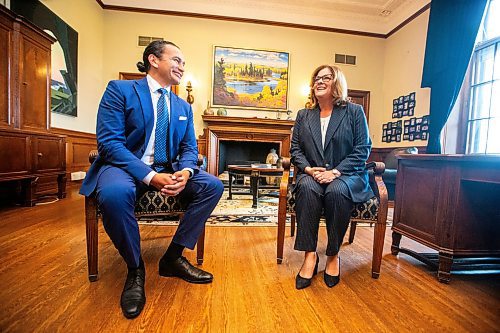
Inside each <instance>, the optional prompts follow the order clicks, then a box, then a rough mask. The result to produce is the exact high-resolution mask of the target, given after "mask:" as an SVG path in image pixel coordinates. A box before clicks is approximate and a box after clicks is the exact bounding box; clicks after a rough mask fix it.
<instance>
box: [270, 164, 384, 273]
mask: <svg viewBox="0 0 500 333" xmlns="http://www.w3.org/2000/svg"><path fill="white" fill-rule="evenodd" d="M366 168H367V169H368V170H369V179H370V186H371V187H372V190H373V193H375V196H374V197H373V198H371V199H370V200H369V201H367V202H364V203H358V204H356V205H355V206H354V207H353V210H352V213H351V228H350V231H349V244H350V243H352V242H353V241H354V234H355V233H356V225H357V223H358V222H368V223H370V225H371V224H372V223H374V224H375V235H374V238H373V257H372V277H373V278H374V279H376V278H378V277H379V275H380V263H381V261H382V249H383V247H384V238H385V228H386V221H387V208H388V204H387V189H386V187H385V184H384V181H383V180H382V174H383V173H384V169H385V166H384V163H382V162H369V163H367V164H366ZM283 169H284V171H283V177H282V179H281V183H280V195H279V206H278V241H277V253H278V256H277V261H278V264H281V262H282V261H283V246H284V242H285V223H286V216H287V214H290V216H291V236H292V237H293V236H294V234H295V210H294V209H295V195H294V194H293V193H292V188H293V184H295V174H296V173H294V175H293V177H290V159H289V158H284V159H283Z"/></svg>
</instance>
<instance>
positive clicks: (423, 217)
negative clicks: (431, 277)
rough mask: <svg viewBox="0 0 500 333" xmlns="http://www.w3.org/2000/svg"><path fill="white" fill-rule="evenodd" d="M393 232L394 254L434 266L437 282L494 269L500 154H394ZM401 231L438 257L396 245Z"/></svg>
mask: <svg viewBox="0 0 500 333" xmlns="http://www.w3.org/2000/svg"><path fill="white" fill-rule="evenodd" d="M392 230H393V240H392V247H391V252H392V254H394V255H397V254H398V252H400V251H401V252H403V253H407V254H409V255H412V256H414V257H415V258H417V259H420V260H422V261H423V262H425V263H427V264H429V265H434V266H435V267H437V268H438V280H439V281H440V282H446V283H447V282H449V281H450V277H451V275H450V273H451V271H455V270H456V271H461V270H464V269H467V270H469V269H471V268H472V269H482V270H485V269H486V270H487V271H495V272H496V270H497V269H498V268H499V266H498V264H499V263H500V261H499V259H500V156H491V155H490V156H488V155H480V156H477V155H476V156H472V155H430V154H429V155H426V154H421V155H401V156H398V174H397V178H396V198H395V202H394V223H393V227H392ZM402 235H403V236H406V237H408V238H411V239H413V240H415V241H417V242H419V243H422V244H424V245H426V246H428V247H430V248H432V249H435V250H437V251H438V255H436V254H434V255H424V254H419V253H416V252H413V251H411V250H408V249H404V248H400V247H399V244H400V240H401V236H402ZM479 257H483V259H482V261H481V260H479V259H478V258H479ZM485 257H488V258H485ZM457 259H458V260H457ZM478 260H479V261H478ZM478 264H479V265H478Z"/></svg>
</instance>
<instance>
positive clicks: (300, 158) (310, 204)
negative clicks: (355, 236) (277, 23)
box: [290, 65, 373, 289]
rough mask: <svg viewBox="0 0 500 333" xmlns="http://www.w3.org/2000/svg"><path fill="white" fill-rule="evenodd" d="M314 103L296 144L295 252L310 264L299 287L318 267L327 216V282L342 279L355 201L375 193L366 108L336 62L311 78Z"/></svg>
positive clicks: (302, 118) (300, 123) (301, 118)
mask: <svg viewBox="0 0 500 333" xmlns="http://www.w3.org/2000/svg"><path fill="white" fill-rule="evenodd" d="M311 96H312V107H311V108H310V109H303V110H300V111H299V112H298V114H297V118H296V120H295V126H294V130H293V136H292V144H291V148H290V153H291V160H292V163H293V164H294V165H295V170H296V172H297V181H296V185H295V188H294V191H295V200H296V204H295V212H296V215H297V225H298V228H297V237H296V239H295V250H298V251H304V252H305V256H304V263H303V264H302V268H301V269H300V272H299V273H298V274H297V277H296V280H295V286H296V288H297V289H302V288H306V287H308V286H309V285H310V284H311V280H312V277H313V276H314V275H315V274H316V273H317V271H318V264H319V256H318V253H317V252H316V246H317V243H318V229H319V220H320V217H321V215H322V214H324V216H325V219H326V229H327V235H328V245H327V247H326V256H327V257H326V265H325V272H324V281H325V283H326V285H327V286H328V287H333V286H335V285H336V284H337V283H338V282H339V281H340V257H339V250H340V245H341V244H342V240H343V238H344V235H345V233H346V231H347V227H348V226H349V218H350V213H351V209H352V206H353V204H354V203H357V202H364V201H367V200H368V199H369V198H371V197H373V192H372V191H371V189H370V186H369V184H368V174H367V172H366V171H365V162H366V160H367V159H368V155H369V154H370V149H371V140H370V136H369V134H368V125H367V122H366V117H365V114H364V112H363V108H362V107H361V106H360V105H357V104H353V103H351V102H348V101H347V83H346V80H345V77H344V74H343V73H342V72H341V70H340V69H339V68H338V67H336V66H330V65H322V66H319V67H318V68H316V70H315V71H314V72H313V75H312V78H311Z"/></svg>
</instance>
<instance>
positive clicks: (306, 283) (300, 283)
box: [295, 253, 319, 289]
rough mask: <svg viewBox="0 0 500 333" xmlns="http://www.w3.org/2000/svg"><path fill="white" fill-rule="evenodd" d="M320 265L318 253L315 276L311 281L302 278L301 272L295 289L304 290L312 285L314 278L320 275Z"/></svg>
mask: <svg viewBox="0 0 500 333" xmlns="http://www.w3.org/2000/svg"><path fill="white" fill-rule="evenodd" d="M318 264H319V256H318V254H317V253H316V265H315V266H314V272H313V276H311V277H310V278H309V279H307V278H303V277H302V276H300V271H299V273H297V276H296V277H295V288H297V289H304V288H307V287H309V286H310V285H311V281H312V278H313V277H314V275H316V274H318Z"/></svg>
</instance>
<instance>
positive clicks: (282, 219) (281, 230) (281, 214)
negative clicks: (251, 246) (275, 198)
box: [276, 200, 286, 264]
mask: <svg viewBox="0 0 500 333" xmlns="http://www.w3.org/2000/svg"><path fill="white" fill-rule="evenodd" d="M285 227H286V200H280V201H279V206H278V237H277V238H278V239H277V242H276V253H277V256H276V261H277V262H278V264H281V263H282V262H283V247H284V246H285Z"/></svg>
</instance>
